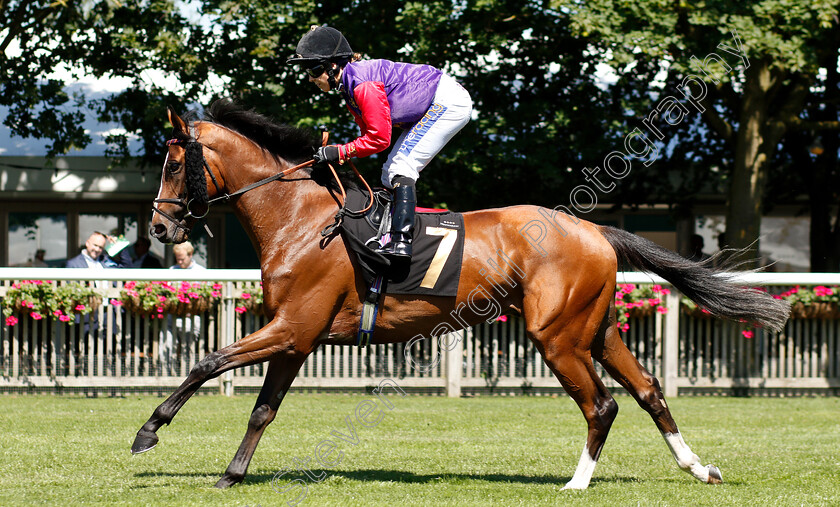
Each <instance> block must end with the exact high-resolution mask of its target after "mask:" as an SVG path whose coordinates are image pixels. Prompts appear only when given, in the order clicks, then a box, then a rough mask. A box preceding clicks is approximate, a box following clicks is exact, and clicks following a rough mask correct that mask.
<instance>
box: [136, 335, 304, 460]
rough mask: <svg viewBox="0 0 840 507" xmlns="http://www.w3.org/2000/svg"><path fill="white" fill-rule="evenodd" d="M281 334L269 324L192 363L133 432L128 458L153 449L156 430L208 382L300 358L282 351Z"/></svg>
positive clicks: (155, 441)
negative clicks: (274, 360) (276, 359)
mask: <svg viewBox="0 0 840 507" xmlns="http://www.w3.org/2000/svg"><path fill="white" fill-rule="evenodd" d="M283 331H284V324H283V323H282V322H280V321H272V322H270V323H269V324H268V325H267V326H265V327H263V328H262V329H260V330H259V331H257V332H255V333H253V334H250V335H248V336H246V337H245V338H243V339H241V340H239V341H237V342H235V343H233V344H231V345H228V346H227V347H224V348H222V349H219V350H217V351H215V352H211V353H210V354H207V355H206V356H204V358H203V359H202V360H201V361H199V362H198V363H196V365H195V366H194V367H193V369H192V370H191V371H190V374H189V375H188V376H187V378H186V380H184V382H182V383H181V385H180V386H178V389H176V390H175V392H174V393H172V394H171V395H170V396H169V398H167V399H166V400H165V401H164V402H163V403H161V404H160V405H159V406H158V407H157V408H156V409H155V411H154V412H153V413H152V416H151V417H150V418H149V420H148V421H146V423H145V424H144V425H143V426H142V427H141V428H140V430H139V431H138V432H137V436H136V437H135V439H134V443H133V444H132V445H131V452H132V454H137V453H141V452H145V451H148V450H149V449H151V448H153V447H154V446H155V445H157V442H158V437H157V430H158V429H160V427H161V426H163V425H164V424H169V423H170V422H171V421H172V418H174V417H175V414H177V413H178V411H179V410H180V409H181V407H183V406H184V403H186V402H187V400H189V399H190V397H191V396H192V395H193V394H195V392H196V391H198V389H199V388H200V387H201V386H202V385H203V384H204V383H205V382H207V381H208V380H210V379H212V378H215V377H218V376H219V375H221V374H222V373H224V372H226V371H228V370H231V369H233V368H238V367H240V366H248V365H251V364H257V363H261V362H263V361H265V360H267V359H268V358H269V357H271V356H273V355H276V354H278V353H280V354H292V355H297V354H301V353H300V352H298V351H295V350H294V349H291V348H289V347H284V343H283V338H282V336H278V335H280V333H282V332H283ZM281 351H282V352H281ZM303 355H304V356H305V355H306V354H303Z"/></svg>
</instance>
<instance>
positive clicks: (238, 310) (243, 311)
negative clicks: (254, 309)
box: [233, 306, 248, 313]
mask: <svg viewBox="0 0 840 507" xmlns="http://www.w3.org/2000/svg"><path fill="white" fill-rule="evenodd" d="M233 311H235V312H236V313H245V312H247V311H248V309H247V308H245V307H244V306H237V307H236V308H234V309H233Z"/></svg>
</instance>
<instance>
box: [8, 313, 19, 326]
mask: <svg viewBox="0 0 840 507" xmlns="http://www.w3.org/2000/svg"><path fill="white" fill-rule="evenodd" d="M17 323H18V320H17V317H15V316H14V315H10V316H8V317H6V325H7V326H14V325H15V324H17Z"/></svg>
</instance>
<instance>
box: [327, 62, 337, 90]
mask: <svg viewBox="0 0 840 507" xmlns="http://www.w3.org/2000/svg"><path fill="white" fill-rule="evenodd" d="M327 84H329V85H330V90H335V89H337V88H338V83H337V82H336V81H335V68H334V67H333V66H332V63H330V66H329V67H328V68H327Z"/></svg>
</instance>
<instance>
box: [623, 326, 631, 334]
mask: <svg viewBox="0 0 840 507" xmlns="http://www.w3.org/2000/svg"><path fill="white" fill-rule="evenodd" d="M628 329H630V324H624V326H622V327H621V330H622V331H624V332H625V333H626V332H627V330H628Z"/></svg>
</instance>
